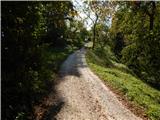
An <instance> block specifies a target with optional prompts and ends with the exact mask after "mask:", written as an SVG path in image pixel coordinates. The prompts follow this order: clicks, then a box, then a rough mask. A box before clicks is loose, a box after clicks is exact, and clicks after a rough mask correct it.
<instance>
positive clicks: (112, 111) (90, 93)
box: [54, 48, 141, 120]
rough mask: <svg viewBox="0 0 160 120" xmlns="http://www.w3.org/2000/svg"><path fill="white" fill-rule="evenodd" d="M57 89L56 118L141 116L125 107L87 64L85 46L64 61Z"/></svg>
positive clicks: (120, 119) (117, 119) (83, 119)
mask: <svg viewBox="0 0 160 120" xmlns="http://www.w3.org/2000/svg"><path fill="white" fill-rule="evenodd" d="M60 76H61V77H60V82H59V84H57V86H56V89H57V92H58V94H59V96H60V100H61V102H60V106H59V108H58V112H57V114H56V116H55V118H54V119H56V120H141V118H139V117H136V116H135V115H134V114H133V113H132V112H130V111H129V110H128V109H126V108H125V107H124V106H123V105H122V104H121V103H120V102H119V101H118V99H117V98H116V95H115V94H114V93H112V92H111V91H110V90H109V89H108V88H107V87H106V86H105V85H104V84H103V82H102V81H101V80H100V79H99V78H98V77H97V76H96V75H94V74H93V73H92V72H91V70H90V69H89V68H88V66H87V63H86V60H85V49H84V48H82V49H81V50H78V51H76V52H75V53H73V54H71V55H70V56H69V57H68V58H67V60H66V61H65V62H64V63H63V65H62V68H61V71H60Z"/></svg>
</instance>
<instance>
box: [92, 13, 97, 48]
mask: <svg viewBox="0 0 160 120" xmlns="http://www.w3.org/2000/svg"><path fill="white" fill-rule="evenodd" d="M97 21H98V15H97V14H96V20H95V22H94V27H93V46H92V49H94V48H95V43H96V25H97Z"/></svg>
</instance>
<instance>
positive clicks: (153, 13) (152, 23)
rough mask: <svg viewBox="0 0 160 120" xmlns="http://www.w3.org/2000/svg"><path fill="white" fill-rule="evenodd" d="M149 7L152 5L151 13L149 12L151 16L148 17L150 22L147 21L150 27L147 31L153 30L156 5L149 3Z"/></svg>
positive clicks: (152, 2)
mask: <svg viewBox="0 0 160 120" xmlns="http://www.w3.org/2000/svg"><path fill="white" fill-rule="evenodd" d="M151 5H152V11H151V14H150V15H149V17H150V21H149V22H150V26H149V29H150V30H153V26H154V15H155V9H156V4H155V2H154V1H151Z"/></svg>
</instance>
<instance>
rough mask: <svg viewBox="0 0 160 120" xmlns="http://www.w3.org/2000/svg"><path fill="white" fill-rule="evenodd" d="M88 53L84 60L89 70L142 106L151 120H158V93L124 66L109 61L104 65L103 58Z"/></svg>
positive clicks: (159, 104) (159, 105) (159, 109)
mask: <svg viewBox="0 0 160 120" xmlns="http://www.w3.org/2000/svg"><path fill="white" fill-rule="evenodd" d="M96 54H98V53H96V52H95V51H94V52H92V51H90V50H89V51H88V52H87V55H86V58H87V62H88V64H89V66H90V68H91V69H92V70H93V71H94V72H95V73H96V74H97V75H98V76H99V77H100V78H101V79H102V80H104V81H105V82H107V83H108V84H109V85H111V86H112V87H113V88H115V89H118V90H119V91H121V92H123V93H124V95H125V96H127V98H128V99H129V100H130V101H133V102H134V103H135V104H138V105H140V106H143V108H144V110H145V112H146V114H147V115H148V117H149V118H150V119H151V120H160V91H158V90H156V89H154V88H152V87H150V86H149V85H147V84H145V83H144V82H143V81H142V80H140V79H139V78H137V77H136V76H135V75H134V73H133V72H132V71H131V70H129V69H128V68H127V67H126V66H125V65H123V64H120V63H117V62H115V61H114V60H112V59H110V58H109V56H108V58H109V63H110V62H111V64H112V65H111V66H109V65H108V64H107V65H106V59H104V58H105V56H103V55H102V56H103V57H100V54H98V55H96ZM107 62H108V60H107Z"/></svg>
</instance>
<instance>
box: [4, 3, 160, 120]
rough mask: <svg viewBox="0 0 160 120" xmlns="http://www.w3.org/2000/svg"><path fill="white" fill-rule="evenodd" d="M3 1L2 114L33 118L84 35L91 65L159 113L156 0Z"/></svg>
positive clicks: (8, 118)
mask: <svg viewBox="0 0 160 120" xmlns="http://www.w3.org/2000/svg"><path fill="white" fill-rule="evenodd" d="M79 2H81V3H79ZM1 6H2V14H1V39H2V40H1V43H2V45H1V54H2V60H1V63H2V67H1V69H2V72H1V74H2V78H1V79H2V80H1V83H2V88H1V89H2V119H4V120H27V119H34V116H33V113H34V111H33V107H34V105H35V104H38V103H39V101H40V100H41V98H43V96H45V95H46V94H48V92H49V90H50V88H51V87H52V84H53V82H54V81H55V79H56V76H57V73H58V70H59V67H60V65H61V63H62V62H63V61H64V60H65V58H66V57H67V56H68V55H69V54H70V53H72V52H73V51H75V50H77V49H80V48H81V47H83V46H85V45H84V44H85V43H88V45H89V46H90V47H92V50H89V51H88V54H87V60H88V63H89V65H90V66H91V68H92V69H93V71H95V72H96V73H97V74H98V75H99V76H100V77H101V78H102V79H103V80H105V81H106V82H107V83H108V84H110V85H112V86H113V87H114V88H116V89H118V90H120V91H122V92H123V93H124V95H125V96H127V97H128V99H129V100H131V101H134V102H135V103H137V104H139V105H140V106H143V107H144V110H145V111H146V114H147V115H148V116H149V117H150V118H151V119H153V120H160V92H159V90H160V41H159V40H160V29H159V28H160V19H159V18H160V2H159V1H128V2H125V1H98V0H97V1H84V2H83V1H76V0H75V1H24V2H18V1H2V4H1ZM86 45H87V44H86ZM88 45H87V46H88ZM85 47H86V46H85Z"/></svg>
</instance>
